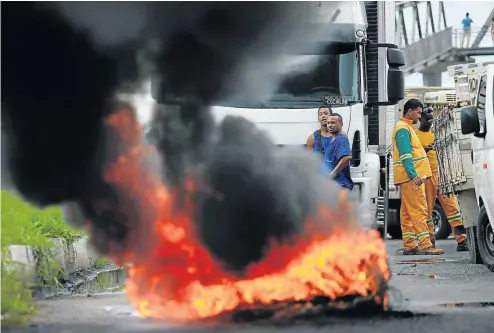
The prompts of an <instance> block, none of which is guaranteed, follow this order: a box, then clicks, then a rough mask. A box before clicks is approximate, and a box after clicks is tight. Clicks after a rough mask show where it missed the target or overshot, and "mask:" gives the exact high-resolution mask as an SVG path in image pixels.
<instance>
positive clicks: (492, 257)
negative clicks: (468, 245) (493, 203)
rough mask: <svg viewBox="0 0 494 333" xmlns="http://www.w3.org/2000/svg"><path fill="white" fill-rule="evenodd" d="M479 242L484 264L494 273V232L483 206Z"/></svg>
mask: <svg viewBox="0 0 494 333" xmlns="http://www.w3.org/2000/svg"><path fill="white" fill-rule="evenodd" d="M477 242H478V248H479V255H480V258H481V259H482V262H483V263H484V265H486V266H487V267H488V268H489V269H490V270H491V271H492V272H494V231H493V229H492V225H491V224H490V223H489V217H488V216H487V211H486V210H485V206H482V208H481V209H480V212H479V218H478V226H477Z"/></svg>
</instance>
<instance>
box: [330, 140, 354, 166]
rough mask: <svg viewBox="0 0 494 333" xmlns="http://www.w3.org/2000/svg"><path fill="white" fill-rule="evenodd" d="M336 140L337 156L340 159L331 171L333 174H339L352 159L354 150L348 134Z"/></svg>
mask: <svg viewBox="0 0 494 333" xmlns="http://www.w3.org/2000/svg"><path fill="white" fill-rule="evenodd" d="M337 140H338V141H337V142H336V158H337V159H338V164H337V165H336V167H335V168H334V169H333V171H332V172H331V173H332V175H336V174H338V172H340V171H341V170H342V169H343V168H344V167H346V166H347V165H348V163H349V162H350V161H351V160H352V150H351V149H350V142H349V141H348V136H346V135H344V136H340V137H338V139H337Z"/></svg>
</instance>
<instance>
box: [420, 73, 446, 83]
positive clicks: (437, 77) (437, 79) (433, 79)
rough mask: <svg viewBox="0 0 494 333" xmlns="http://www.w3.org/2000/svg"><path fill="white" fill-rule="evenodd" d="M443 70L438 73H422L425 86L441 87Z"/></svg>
mask: <svg viewBox="0 0 494 333" xmlns="http://www.w3.org/2000/svg"><path fill="white" fill-rule="evenodd" d="M441 74H442V73H441V72H438V73H422V82H423V84H424V86H425V87H440V86H441Z"/></svg>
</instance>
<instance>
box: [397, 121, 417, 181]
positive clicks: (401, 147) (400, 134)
mask: <svg viewBox="0 0 494 333" xmlns="http://www.w3.org/2000/svg"><path fill="white" fill-rule="evenodd" d="M395 139H396V146H397V147H398V153H399V154H400V160H401V163H403V167H404V168H405V171H406V173H407V175H408V178H409V179H414V178H415V177H417V176H418V175H417V171H416V170H415V166H414V165H413V159H412V145H411V144H410V142H411V137H410V132H408V130H407V129H404V128H402V129H399V130H398V131H397V132H396V137H395Z"/></svg>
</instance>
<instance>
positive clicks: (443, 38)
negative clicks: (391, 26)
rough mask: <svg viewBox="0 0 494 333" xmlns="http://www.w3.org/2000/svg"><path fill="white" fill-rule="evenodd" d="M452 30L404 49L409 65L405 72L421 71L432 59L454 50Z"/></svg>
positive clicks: (430, 36) (439, 33) (429, 37)
mask: <svg viewBox="0 0 494 333" xmlns="http://www.w3.org/2000/svg"><path fill="white" fill-rule="evenodd" d="M452 30H453V29H452V28H447V29H445V30H443V31H440V32H437V33H435V34H433V35H429V36H427V37H425V38H422V39H421V40H420V41H418V42H415V43H413V44H409V45H407V46H405V47H403V48H401V49H402V50H403V52H405V58H406V63H407V65H406V66H405V72H407V73H408V72H414V71H420V70H422V69H423V68H421V67H424V66H425V65H426V64H427V63H428V62H430V61H431V59H435V58H437V57H439V56H442V55H444V54H445V53H447V52H449V51H450V50H451V49H452V48H453V41H452Z"/></svg>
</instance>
